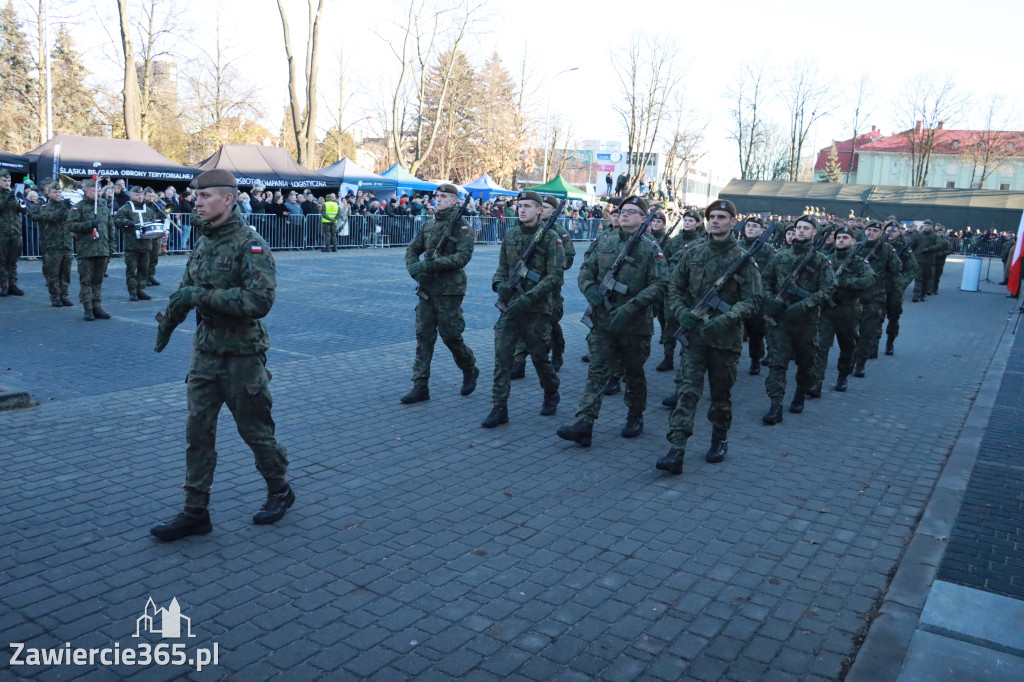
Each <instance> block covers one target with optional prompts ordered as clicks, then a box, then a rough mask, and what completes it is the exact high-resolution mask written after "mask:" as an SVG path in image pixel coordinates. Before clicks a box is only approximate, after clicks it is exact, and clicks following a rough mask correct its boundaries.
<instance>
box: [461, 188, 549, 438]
mask: <svg viewBox="0 0 1024 682" xmlns="http://www.w3.org/2000/svg"><path fill="white" fill-rule="evenodd" d="M543 204H544V200H543V199H541V196H540V195H539V194H537V193H536V192H531V191H526V192H522V193H521V194H520V195H519V200H518V206H519V224H518V225H514V226H513V227H512V228H511V229H509V231H508V232H506V233H505V238H504V239H502V241H501V251H500V252H499V253H498V269H497V270H496V271H495V273H494V277H493V279H492V280H491V288H492V289H493V290H494V291H495V292H496V293H497V294H498V299H499V300H500V301H501V302H502V303H503V304H505V305H507V306H508V309H507V311H506V312H503V313H502V314H501V317H499V318H498V322H497V324H495V325H494V387H493V388H492V389H491V403H492V407H491V413H490V414H488V415H487V417H486V418H485V419H484V420H483V422H481V426H483V427H484V428H487V429H492V428H494V427H495V426H498V425H499V424H507V423H508V396H509V393H510V392H511V379H510V375H511V373H512V357H513V355H514V354H515V346H516V341H518V340H519V339H523V340H524V341H526V349H527V351H528V352H529V353H530V358H531V359H532V360H533V368H534V369H535V370H536V371H537V377H538V378H539V379H540V385H541V388H543V389H544V404H543V405H542V406H541V410H540V413H541V414H542V415H544V416H551V415H553V414H555V412H556V411H557V409H558V401H559V399H560V397H559V395H558V385H559V382H558V374H556V373H555V370H554V368H553V367H552V366H551V361H550V360H549V359H548V351H549V349H550V347H551V294H553V293H554V292H555V291H557V290H558V287H560V286H561V285H562V279H563V276H564V272H565V256H564V253H563V251H562V248H561V246H560V244H559V242H560V241H561V238H560V237H559V236H558V235H557V234H555V233H554V232H552V231H551V230H544V231H543V233H541V234H540V235H538V234H537V230H542V229H544V225H543V223H542V222H541V219H540V216H541V206H542V205H543ZM535 238H536V239H537V247H538V248H535V249H534V250H533V253H532V254H531V255H530V258H529V260H528V261H527V262H526V263H525V265H526V267H527V268H528V269H529V270H530V272H531V273H532V274H531V275H530V276H528V277H523V279H522V288H523V290H524V292H525V293H520V292H518V291H516V290H515V289H512V288H510V287H509V286H508V284H507V282H508V279H509V275H511V274H512V272H513V270H514V269H515V267H516V265H517V264H518V263H519V261H520V259H521V258H522V256H523V255H524V254H525V253H526V250H527V248H528V247H529V245H530V242H532V241H534V239H535ZM534 280H536V281H534Z"/></svg>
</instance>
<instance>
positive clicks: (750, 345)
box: [743, 215, 775, 376]
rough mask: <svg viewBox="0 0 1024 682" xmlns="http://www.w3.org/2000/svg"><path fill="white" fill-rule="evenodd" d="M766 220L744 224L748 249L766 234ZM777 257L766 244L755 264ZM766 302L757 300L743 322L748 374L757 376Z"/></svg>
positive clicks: (770, 246) (754, 219)
mask: <svg viewBox="0 0 1024 682" xmlns="http://www.w3.org/2000/svg"><path fill="white" fill-rule="evenodd" d="M764 230H765V224H764V218H761V217H759V216H756V215H755V216H750V217H749V218H747V219H746V221H745V222H744V223H743V244H744V246H745V247H746V248H750V245H751V244H753V243H754V242H755V241H757V238H758V237H760V236H761V235H762V234H764ZM774 255H775V249H774V248H773V247H772V245H771V244H765V245H764V246H762V247H761V250H760V251H758V253H757V254H756V255H755V256H754V264H755V266H757V264H759V263H767V262H768V261H770V260H771V259H772V257H773V256H774ZM763 304H764V301H762V300H761V299H760V298H758V300H757V308H756V309H755V310H754V312H752V313H751V314H750V315H749V316H748V317H747V318H746V319H745V320H743V331H744V333H745V334H746V336H747V350H748V352H749V354H750V369H749V370H748V374H750V375H752V376H756V375H758V374H760V373H761V359H762V358H764V350H765V349H764V337H765V334H766V333H767V332H766V328H765V322H764V310H763V308H762V306H763Z"/></svg>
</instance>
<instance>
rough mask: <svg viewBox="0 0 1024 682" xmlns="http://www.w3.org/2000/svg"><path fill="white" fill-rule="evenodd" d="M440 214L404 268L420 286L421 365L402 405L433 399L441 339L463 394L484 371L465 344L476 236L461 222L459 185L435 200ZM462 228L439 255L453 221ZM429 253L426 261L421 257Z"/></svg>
mask: <svg viewBox="0 0 1024 682" xmlns="http://www.w3.org/2000/svg"><path fill="white" fill-rule="evenodd" d="M434 197H435V198H434V201H435V202H436V203H437V213H435V214H434V217H433V218H432V219H431V220H428V221H427V222H426V223H424V224H423V227H422V228H421V229H420V231H419V232H417V233H416V236H415V237H413V239H412V241H411V242H409V246H408V247H406V249H405V267H406V268H408V270H409V275H410V276H411V277H412V278H413V279H414V280H416V281H417V282H418V283H419V287H418V288H417V290H416V293H417V294H418V295H419V301H418V302H417V304H416V360H415V361H414V362H413V365H412V381H413V386H412V390H411V391H409V392H408V393H406V394H405V395H404V396H402V403H403V404H405V405H411V404H413V403H418V402H422V401H424V400H430V389H429V388H428V383H429V381H430V361H431V359H432V358H433V356H434V343H435V342H436V341H437V337H438V335H440V336H441V341H443V342H444V345H446V346H448V349H449V350H450V351H451V352H452V358H454V360H455V365H456V366H457V367H458V368H459V369H461V370H462V389H461V390H460V393H461V394H462V395H469V394H470V393H472V392H473V391H474V390H476V380H477V377H478V376H480V370H479V369H477V367H476V357H475V356H474V355H473V351H471V350H470V349H469V346H467V345H466V342H465V341H463V340H462V332H464V331H465V330H466V321H465V319H463V317H462V299H463V298H464V297H465V296H466V270H465V267H466V264H467V263H469V259H470V258H472V257H473V243H474V241H475V238H476V235H474V234H473V231H472V230H470V229H469V224H468V223H467V222H466V220H465V219H464V218H462V217H459V216H458V215H457V214H458V213H459V210H460V207H459V189H458V188H457V187H456V186H455V185H441V186H440V187H438V188H437V193H436V194H435V195H434ZM452 219H456V220H457V221H458V224H457V226H456V228H455V232H454V233H451V232H448V234H450V235H451V238H450V239H446V240H445V243H444V246H443V247H442V248H441V250H440V251H439V252H437V253H435V251H436V250H437V246H438V244H439V243H440V242H441V240H442V239H444V238H445V234H446V232H445V231H446V230H447V229H448V224H449V222H451V221H452ZM421 254H426V256H425V257H424V259H423V260H420V255H421Z"/></svg>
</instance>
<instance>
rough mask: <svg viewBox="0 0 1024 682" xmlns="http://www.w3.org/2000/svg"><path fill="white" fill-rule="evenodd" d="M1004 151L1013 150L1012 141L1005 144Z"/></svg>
mask: <svg viewBox="0 0 1024 682" xmlns="http://www.w3.org/2000/svg"><path fill="white" fill-rule="evenodd" d="M1006 151H1009V152H1012V151H1013V143H1012V142H1011V143H1010V144H1008V145H1006Z"/></svg>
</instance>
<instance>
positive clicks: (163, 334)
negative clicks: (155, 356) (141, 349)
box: [153, 313, 174, 353]
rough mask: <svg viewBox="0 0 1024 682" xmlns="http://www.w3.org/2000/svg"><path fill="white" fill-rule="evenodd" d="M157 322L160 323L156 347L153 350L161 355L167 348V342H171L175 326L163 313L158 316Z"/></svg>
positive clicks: (157, 330)
mask: <svg viewBox="0 0 1024 682" xmlns="http://www.w3.org/2000/svg"><path fill="white" fill-rule="evenodd" d="M156 321H157V323H158V326H157V329H156V346H155V347H154V348H153V350H155V351H156V352H157V353H159V352H161V351H162V350H163V349H164V348H167V342H168V341H170V340H171V334H172V333H173V332H174V325H172V324H171V321H170V320H168V319H167V317H166V316H164V314H163V313H157V314H156Z"/></svg>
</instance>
